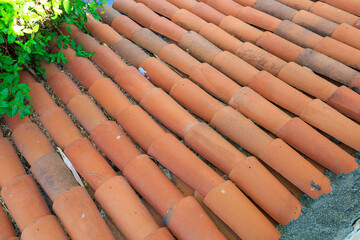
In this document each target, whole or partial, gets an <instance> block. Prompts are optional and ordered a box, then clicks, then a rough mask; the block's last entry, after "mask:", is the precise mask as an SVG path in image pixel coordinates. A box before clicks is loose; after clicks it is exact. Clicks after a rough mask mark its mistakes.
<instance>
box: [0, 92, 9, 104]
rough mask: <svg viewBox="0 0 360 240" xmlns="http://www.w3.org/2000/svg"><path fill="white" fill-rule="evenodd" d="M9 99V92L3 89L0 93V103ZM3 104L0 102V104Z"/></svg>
mask: <svg viewBox="0 0 360 240" xmlns="http://www.w3.org/2000/svg"><path fill="white" fill-rule="evenodd" d="M8 97H9V90H8V89H7V88H4V89H3V90H2V91H1V92H0V101H3V100H5V99H7V98H8ZM1 103H3V102H0V104H1ZM0 107H1V105H0Z"/></svg>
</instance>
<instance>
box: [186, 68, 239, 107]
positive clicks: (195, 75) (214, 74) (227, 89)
mask: <svg viewBox="0 0 360 240" xmlns="http://www.w3.org/2000/svg"><path fill="white" fill-rule="evenodd" d="M189 76H190V79H197V82H198V83H199V85H201V86H206V87H205V88H207V89H208V91H209V92H211V93H212V94H213V95H215V96H216V97H218V98H219V99H221V100H223V101H225V102H228V101H229V100H230V98H231V96H232V95H233V94H234V93H235V92H236V91H237V90H239V89H240V88H241V87H240V86H239V85H237V84H236V83H235V82H231V81H229V82H228V83H229V84H226V85H224V84H223V81H222V79H227V77H226V76H225V75H223V74H222V73H221V72H219V71H218V70H216V69H215V68H213V67H212V66H210V65H209V64H207V63H202V64H200V65H198V66H197V67H195V68H193V70H192V71H191V73H190V75H189Z"/></svg>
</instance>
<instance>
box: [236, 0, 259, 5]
mask: <svg viewBox="0 0 360 240" xmlns="http://www.w3.org/2000/svg"><path fill="white" fill-rule="evenodd" d="M234 2H237V3H238V4H241V5H243V6H250V7H251V6H253V5H254V4H255V2H256V0H234Z"/></svg>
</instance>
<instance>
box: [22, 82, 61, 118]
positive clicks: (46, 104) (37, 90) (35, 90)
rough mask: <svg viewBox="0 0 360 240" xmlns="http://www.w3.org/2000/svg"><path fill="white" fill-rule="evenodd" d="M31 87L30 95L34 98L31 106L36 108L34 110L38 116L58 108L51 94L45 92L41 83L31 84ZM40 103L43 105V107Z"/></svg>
mask: <svg viewBox="0 0 360 240" xmlns="http://www.w3.org/2000/svg"><path fill="white" fill-rule="evenodd" d="M29 87H30V95H31V96H32V97H31V100H30V104H31V105H32V106H36V107H34V109H35V111H36V112H37V113H38V114H40V115H41V114H42V113H43V112H45V111H46V110H47V109H50V108H54V107H57V105H56V104H55V102H54V101H53V100H52V98H51V97H50V96H49V94H48V93H47V92H46V91H45V92H44V87H43V85H42V84H41V83H30V84H29ZM38 103H41V106H40V105H39V104H38Z"/></svg>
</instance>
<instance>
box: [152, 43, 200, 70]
mask: <svg viewBox="0 0 360 240" xmlns="http://www.w3.org/2000/svg"><path fill="white" fill-rule="evenodd" d="M158 56H159V58H161V59H163V60H164V61H165V62H168V63H170V64H171V65H173V66H176V68H178V69H179V70H180V71H181V72H183V73H185V74H190V72H192V70H193V69H195V68H196V67H198V66H200V62H199V61H198V60H196V59H195V58H193V57H192V56H191V55H189V54H188V53H186V52H184V51H183V50H182V49H181V48H179V47H178V46H176V45H174V44H168V45H167V46H166V47H164V48H163V49H161V51H160V52H159V55H158Z"/></svg>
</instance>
